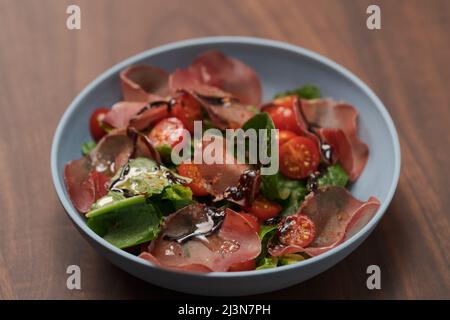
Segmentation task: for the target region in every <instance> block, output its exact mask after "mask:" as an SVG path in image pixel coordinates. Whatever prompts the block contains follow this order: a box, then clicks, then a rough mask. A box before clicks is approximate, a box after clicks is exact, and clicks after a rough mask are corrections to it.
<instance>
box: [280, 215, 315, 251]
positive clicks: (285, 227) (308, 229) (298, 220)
mask: <svg viewBox="0 0 450 320" xmlns="http://www.w3.org/2000/svg"><path fill="white" fill-rule="evenodd" d="M315 237H316V226H315V224H314V222H313V221H312V220H311V219H310V218H309V217H308V216H305V215H303V214H295V215H292V216H288V217H285V218H283V219H282V220H281V221H280V224H279V225H278V239H279V241H280V242H281V243H282V244H284V245H294V246H299V247H303V248H304V247H307V246H308V245H309V244H310V243H311V242H312V241H313V240H314V238H315Z"/></svg>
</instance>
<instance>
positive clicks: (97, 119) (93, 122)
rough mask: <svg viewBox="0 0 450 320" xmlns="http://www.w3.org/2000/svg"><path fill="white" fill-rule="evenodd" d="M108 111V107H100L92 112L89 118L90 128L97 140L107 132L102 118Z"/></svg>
mask: <svg viewBox="0 0 450 320" xmlns="http://www.w3.org/2000/svg"><path fill="white" fill-rule="evenodd" d="M108 112H109V109H108V108H103V107H102V108H98V109H96V110H95V111H94V112H93V113H92V115H91V118H90V119H89V129H90V130H91V136H92V138H94V140H95V141H99V140H100V139H101V138H102V137H103V136H104V135H105V134H106V133H107V132H106V131H105V129H103V127H102V120H103V118H104V117H105V114H106V113H108Z"/></svg>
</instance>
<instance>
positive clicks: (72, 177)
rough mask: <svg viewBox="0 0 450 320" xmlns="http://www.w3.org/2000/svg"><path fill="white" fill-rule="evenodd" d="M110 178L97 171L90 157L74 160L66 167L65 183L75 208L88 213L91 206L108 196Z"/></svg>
mask: <svg viewBox="0 0 450 320" xmlns="http://www.w3.org/2000/svg"><path fill="white" fill-rule="evenodd" d="M109 180H110V179H109V177H108V176H106V175H104V174H102V173H99V172H97V171H95V170H94V169H93V167H92V165H91V161H90V159H89V158H88V157H83V158H81V159H77V160H72V161H70V162H69V163H67V164H66V166H65V167H64V182H65V184H66V187H67V192H68V193H69V197H70V199H71V200H72V203H73V205H74V206H75V208H76V209H77V210H78V211H80V212H82V213H85V212H88V211H89V209H90V208H91V205H92V204H93V203H94V202H95V201H96V200H97V199H100V198H101V197H102V196H104V195H105V194H106V184H107V183H108V182H109Z"/></svg>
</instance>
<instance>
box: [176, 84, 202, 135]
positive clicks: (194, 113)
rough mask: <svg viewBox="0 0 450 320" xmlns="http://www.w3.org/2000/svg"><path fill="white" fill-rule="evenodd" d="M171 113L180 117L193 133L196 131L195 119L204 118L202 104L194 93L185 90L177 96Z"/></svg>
mask: <svg viewBox="0 0 450 320" xmlns="http://www.w3.org/2000/svg"><path fill="white" fill-rule="evenodd" d="M171 114H172V115H173V116H175V117H177V118H178V119H180V120H181V122H183V124H184V126H185V127H186V129H188V130H189V132H191V133H192V132H194V121H196V120H202V119H203V114H202V106H201V105H200V103H199V102H198V101H197V100H195V98H194V97H193V96H192V95H190V94H188V93H185V92H183V93H181V94H180V95H179V96H178V97H177V98H176V103H175V105H174V106H173V107H172V113H171Z"/></svg>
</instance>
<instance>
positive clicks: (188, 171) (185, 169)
mask: <svg viewBox="0 0 450 320" xmlns="http://www.w3.org/2000/svg"><path fill="white" fill-rule="evenodd" d="M177 171H178V173H179V174H180V175H182V176H183V177H188V178H191V179H192V182H191V183H189V184H188V187H189V188H191V190H192V193H193V194H194V196H200V197H201V196H207V195H209V191H208V188H207V186H206V184H205V181H204V180H203V178H202V176H201V175H200V172H199V171H198V168H197V166H196V165H195V164H193V163H182V164H180V165H179V166H178V168H177Z"/></svg>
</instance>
